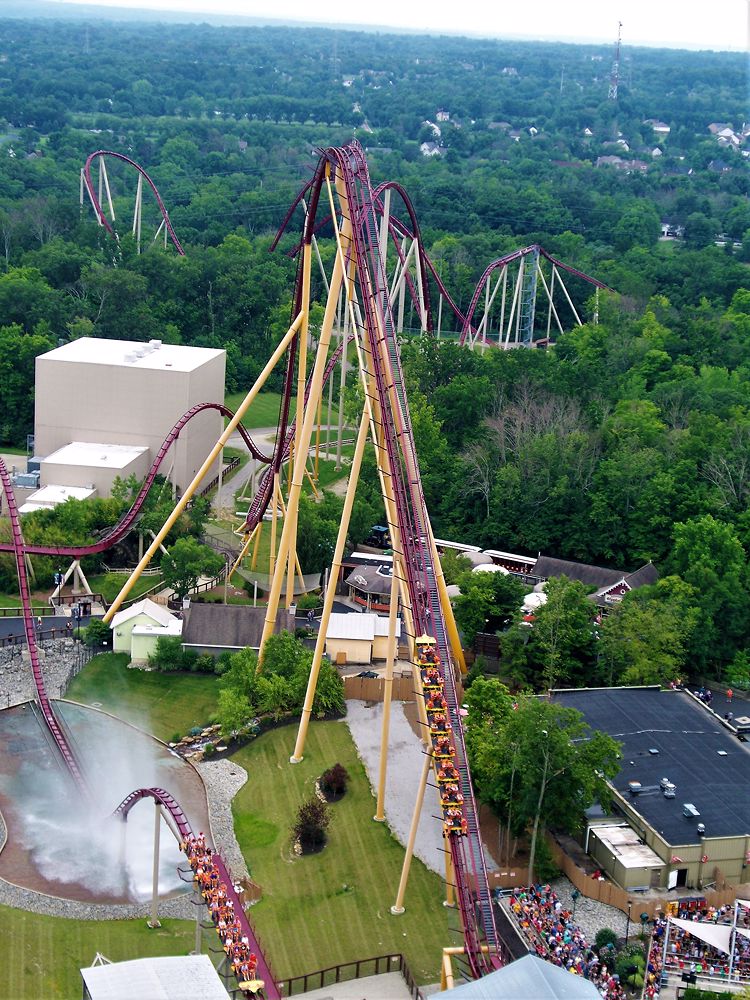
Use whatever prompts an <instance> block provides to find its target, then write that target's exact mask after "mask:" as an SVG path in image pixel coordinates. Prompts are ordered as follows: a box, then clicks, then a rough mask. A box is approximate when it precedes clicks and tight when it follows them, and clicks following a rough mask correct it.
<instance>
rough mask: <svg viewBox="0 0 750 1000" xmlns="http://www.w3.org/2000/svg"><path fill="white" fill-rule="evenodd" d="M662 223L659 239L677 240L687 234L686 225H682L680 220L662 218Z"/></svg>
mask: <svg viewBox="0 0 750 1000" xmlns="http://www.w3.org/2000/svg"><path fill="white" fill-rule="evenodd" d="M660 225H661V236H660V237H659V239H662V240H676V239H679V238H680V237H682V236H684V235H685V227H684V226H681V225H680V223H679V222H673V221H672V220H671V219H662V221H661V223H660Z"/></svg>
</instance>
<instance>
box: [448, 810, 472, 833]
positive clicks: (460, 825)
mask: <svg viewBox="0 0 750 1000" xmlns="http://www.w3.org/2000/svg"><path fill="white" fill-rule="evenodd" d="M451 833H457V834H459V835H462V836H466V834H467V833H468V823H467V822H466V817H465V816H464V814H463V813H462V812H461V810H460V809H446V811H445V821H444V823H443V834H444V836H446V837H447V836H449V835H450V834H451Z"/></svg>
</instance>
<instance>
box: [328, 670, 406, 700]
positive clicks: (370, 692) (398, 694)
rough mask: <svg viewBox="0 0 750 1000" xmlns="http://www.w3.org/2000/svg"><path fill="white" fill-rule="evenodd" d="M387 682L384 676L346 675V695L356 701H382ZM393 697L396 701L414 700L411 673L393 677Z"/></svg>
mask: <svg viewBox="0 0 750 1000" xmlns="http://www.w3.org/2000/svg"><path fill="white" fill-rule="evenodd" d="M384 691H385V682H384V680H383V678H382V677H344V697H345V698H353V699H354V700H355V701H382V700H383V695H384ZM391 698H392V699H393V700H394V701H414V699H415V694H414V680H413V678H412V676H411V674H400V675H399V676H397V677H394V678H393V687H392V690H391Z"/></svg>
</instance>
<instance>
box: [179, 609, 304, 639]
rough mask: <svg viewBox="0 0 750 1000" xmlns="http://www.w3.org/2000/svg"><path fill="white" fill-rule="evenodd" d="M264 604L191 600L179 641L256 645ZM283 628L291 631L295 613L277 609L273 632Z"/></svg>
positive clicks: (262, 619) (262, 621) (259, 635)
mask: <svg viewBox="0 0 750 1000" xmlns="http://www.w3.org/2000/svg"><path fill="white" fill-rule="evenodd" d="M265 615H266V609H265V607H259V608H251V607H247V606H244V605H232V604H226V605H225V604H198V603H197V602H191V604H190V607H189V608H188V610H187V611H186V612H185V616H184V617H185V624H184V626H183V629H182V641H183V644H184V645H189V646H224V647H231V648H234V649H244V648H245V647H246V646H250V647H251V648H252V649H257V648H258V647H259V646H260V640H261V637H262V635H263V624H264V621H265ZM282 629H286V630H287V631H288V632H294V616H293V615H290V614H289V612H288V611H284V610H280V611H279V612H278V613H277V615H276V626H275V628H274V632H275V633H279V632H280V631H281V630H282Z"/></svg>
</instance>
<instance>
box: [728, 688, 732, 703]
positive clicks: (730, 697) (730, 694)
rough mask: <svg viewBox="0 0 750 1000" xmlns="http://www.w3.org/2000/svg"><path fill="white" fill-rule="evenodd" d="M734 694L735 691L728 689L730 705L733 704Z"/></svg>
mask: <svg viewBox="0 0 750 1000" xmlns="http://www.w3.org/2000/svg"><path fill="white" fill-rule="evenodd" d="M733 694H734V691H733V690H732V689H731V688H727V701H728V702H729V704H730V705H731V704H732V695H733Z"/></svg>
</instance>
